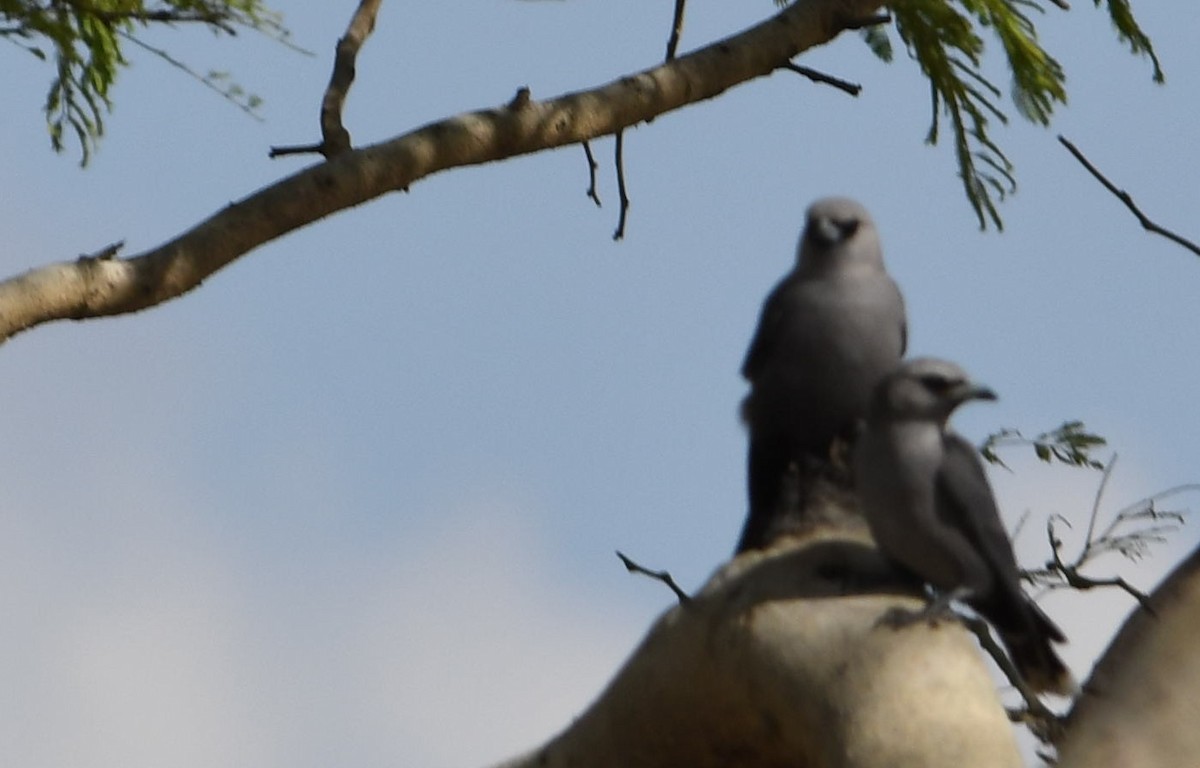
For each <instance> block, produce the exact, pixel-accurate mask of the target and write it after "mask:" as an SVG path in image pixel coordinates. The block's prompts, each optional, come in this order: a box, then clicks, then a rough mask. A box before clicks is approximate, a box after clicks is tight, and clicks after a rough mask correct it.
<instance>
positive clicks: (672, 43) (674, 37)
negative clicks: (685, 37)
mask: <svg viewBox="0 0 1200 768" xmlns="http://www.w3.org/2000/svg"><path fill="white" fill-rule="evenodd" d="M685 5H687V0H675V15H674V16H673V17H672V19H671V36H670V37H669V38H667V61H670V60H671V59H673V58H675V51H676V49H678V48H679V36H680V35H682V34H683V10H684V6H685Z"/></svg>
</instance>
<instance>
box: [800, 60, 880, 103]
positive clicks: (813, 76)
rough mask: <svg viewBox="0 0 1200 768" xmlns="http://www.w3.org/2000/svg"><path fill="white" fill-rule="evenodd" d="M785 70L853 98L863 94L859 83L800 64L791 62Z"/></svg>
mask: <svg viewBox="0 0 1200 768" xmlns="http://www.w3.org/2000/svg"><path fill="white" fill-rule="evenodd" d="M783 68H784V69H787V70H790V71H792V72H795V73H796V74H797V75H804V76H805V77H807V78H808V79H809V80H812V81H813V82H814V83H823V84H824V85H832V86H833V87H834V88H837V89H838V90H839V91H845V92H846V93H848V94H850V95H851V96H857V95H858V94H860V93H862V86H861V85H859V84H858V83H851V82H850V81H848V80H842V79H841V78H837V77H834V76H833V75H827V74H825V73H824V72H820V71H818V70H815V69H813V68H812V67H804V66H801V65H799V64H793V63H791V62H790V61H789V62H788V63H787V64H784V65H783Z"/></svg>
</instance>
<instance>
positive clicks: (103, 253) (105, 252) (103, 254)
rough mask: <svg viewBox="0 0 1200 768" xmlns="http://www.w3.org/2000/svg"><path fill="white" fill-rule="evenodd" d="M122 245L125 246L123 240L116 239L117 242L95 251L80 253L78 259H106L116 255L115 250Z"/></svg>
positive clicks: (118, 249)
mask: <svg viewBox="0 0 1200 768" xmlns="http://www.w3.org/2000/svg"><path fill="white" fill-rule="evenodd" d="M124 247H125V241H124V240H118V241H117V242H115V243H113V244H112V245H106V246H104V247H103V248H101V249H100V250H98V251H96V252H95V253H84V254H80V256H79V260H80V261H106V260H108V259H112V258H115V257H116V255H117V252H118V251H120V250H121V249H122V248H124Z"/></svg>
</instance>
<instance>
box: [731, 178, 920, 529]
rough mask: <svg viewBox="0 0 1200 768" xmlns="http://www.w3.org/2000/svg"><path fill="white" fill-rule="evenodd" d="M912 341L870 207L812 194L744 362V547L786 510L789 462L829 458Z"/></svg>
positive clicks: (902, 305)
mask: <svg viewBox="0 0 1200 768" xmlns="http://www.w3.org/2000/svg"><path fill="white" fill-rule="evenodd" d="M905 345H906V327H905V318H904V300H903V299H902V298H901V296H900V290H899V289H898V288H897V287H896V283H895V282H893V280H892V278H891V277H890V276H889V275H888V273H887V270H886V269H885V268H884V266H883V253H882V251H881V250H880V246H879V234H878V232H877V231H876V230H875V224H874V222H873V221H871V216H870V214H868V213H867V210H866V209H865V208H863V206H862V205H860V204H859V203H857V202H855V201H854V200H849V199H847V198H844V197H831V198H826V199H823V200H818V201H817V202H815V203H813V204H812V206H811V207H810V208H809V209H808V217H807V222H806V224H805V227H804V232H803V234H802V235H801V236H800V244H799V246H798V248H797V255H796V266H795V267H794V268H793V269H792V271H791V272H790V273H789V274H788V275H787V276H785V277H784V278H783V280H782V281H780V283H779V284H778V285H777V286H775V288H774V290H772V291H771V294H770V295H769V296H768V297H767V300H766V303H765V304H764V305H763V309H762V314H761V316H760V317H759V321H758V330H757V331H756V332H755V334H754V340H753V341H752V342H751V343H750V349H749V351H747V353H746V359H745V361H744V362H743V363H742V375H743V376H744V377H745V378H746V379H747V380H748V381H749V382H750V393H749V394H748V395H747V396H746V399H745V401H744V402H743V403H742V418H743V420H744V421H745V423H746V427H747V430H748V432H749V440H750V448H749V455H748V457H747V462H746V464H747V467H746V470H747V481H748V482H747V484H748V486H749V500H750V511H749V514H748V516H747V518H746V523H745V526H744V527H743V529H742V536H741V540H740V541H739V543H738V545H737V551H738V552H742V551H745V550H747V549H757V548H760V547H763V546H765V545H766V544H768V543H769V541H770V539H771V536H772V534H773V533H774V531H773V530H772V527H773V525H774V524H776V523H778V522H779V521H780V520H781V519H782V518H783V517H785V516H786V514H787V513H788V510H787V509H782V508H781V507H784V506H786V504H784V503H783V498H782V497H783V493H782V481H783V479H784V476H785V474H786V473H787V472H788V467H789V466H790V465H791V464H792V463H793V462H800V461H802V460H804V459H805V458H806V457H815V458H817V459H818V460H823V461H828V458H829V448H830V444H831V442H832V441H833V439H834V438H835V437H838V436H839V435H847V434H851V431H852V430H853V428H854V426H855V425H856V423H857V421H858V420H859V419H861V418H862V417H863V416H864V415H865V413H866V409H867V403H868V402H869V401H870V396H871V391H872V390H873V389H874V387H875V384H876V383H877V382H878V381H879V379H880V378H882V377H883V375H884V374H886V373H887V372H888V371H891V370H892V369H893V368H895V367H896V365H897V364H899V362H900V358H901V357H902V356H903V355H904V348H905Z"/></svg>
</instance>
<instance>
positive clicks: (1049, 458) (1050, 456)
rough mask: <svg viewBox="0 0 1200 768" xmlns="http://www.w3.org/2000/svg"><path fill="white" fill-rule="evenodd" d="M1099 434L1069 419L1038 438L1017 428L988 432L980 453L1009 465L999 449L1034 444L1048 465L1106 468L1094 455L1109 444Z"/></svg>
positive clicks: (1037, 452) (999, 462)
mask: <svg viewBox="0 0 1200 768" xmlns="http://www.w3.org/2000/svg"><path fill="white" fill-rule="evenodd" d="M1107 444H1108V441H1107V440H1105V439H1104V438H1103V437H1101V436H1100V435H1097V434H1095V433H1092V432H1088V431H1087V428H1086V427H1085V426H1084V425H1083V422H1082V421H1067V422H1063V424H1062V425H1060V426H1059V427H1057V428H1056V429H1052V430H1050V431H1049V432H1043V433H1041V434H1040V435H1038V436H1037V437H1035V438H1032V439H1030V438H1027V437H1025V436H1024V435H1023V434H1021V433H1020V432H1019V431H1018V430H1015V429H1002V430H1000V431H999V432H995V433H993V434H991V435H988V437H987V439H986V440H984V442H983V445H981V446H980V447H979V452H980V453H981V454H983V458H984V459H985V460H987V461H988V462H990V463H992V464H998V465H1000V466H1002V467H1005V468H1006V469H1007V468H1008V465H1007V464H1005V463H1004V462H1003V461H1001V459H1000V457H999V456H998V455H997V454H996V449H998V448H1002V447H1006V446H1012V445H1029V446H1033V452H1034V454H1035V455H1037V457H1038V458H1039V459H1041V460H1042V461H1044V462H1046V463H1047V464H1049V463H1052V462H1054V461H1059V462H1062V463H1063V464H1069V465H1070V466H1073V467H1088V468H1091V469H1104V464H1103V462H1101V461H1098V460H1097V459H1095V458H1093V457H1092V450H1093V449H1094V448H1100V447H1102V446H1104V445H1107Z"/></svg>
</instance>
